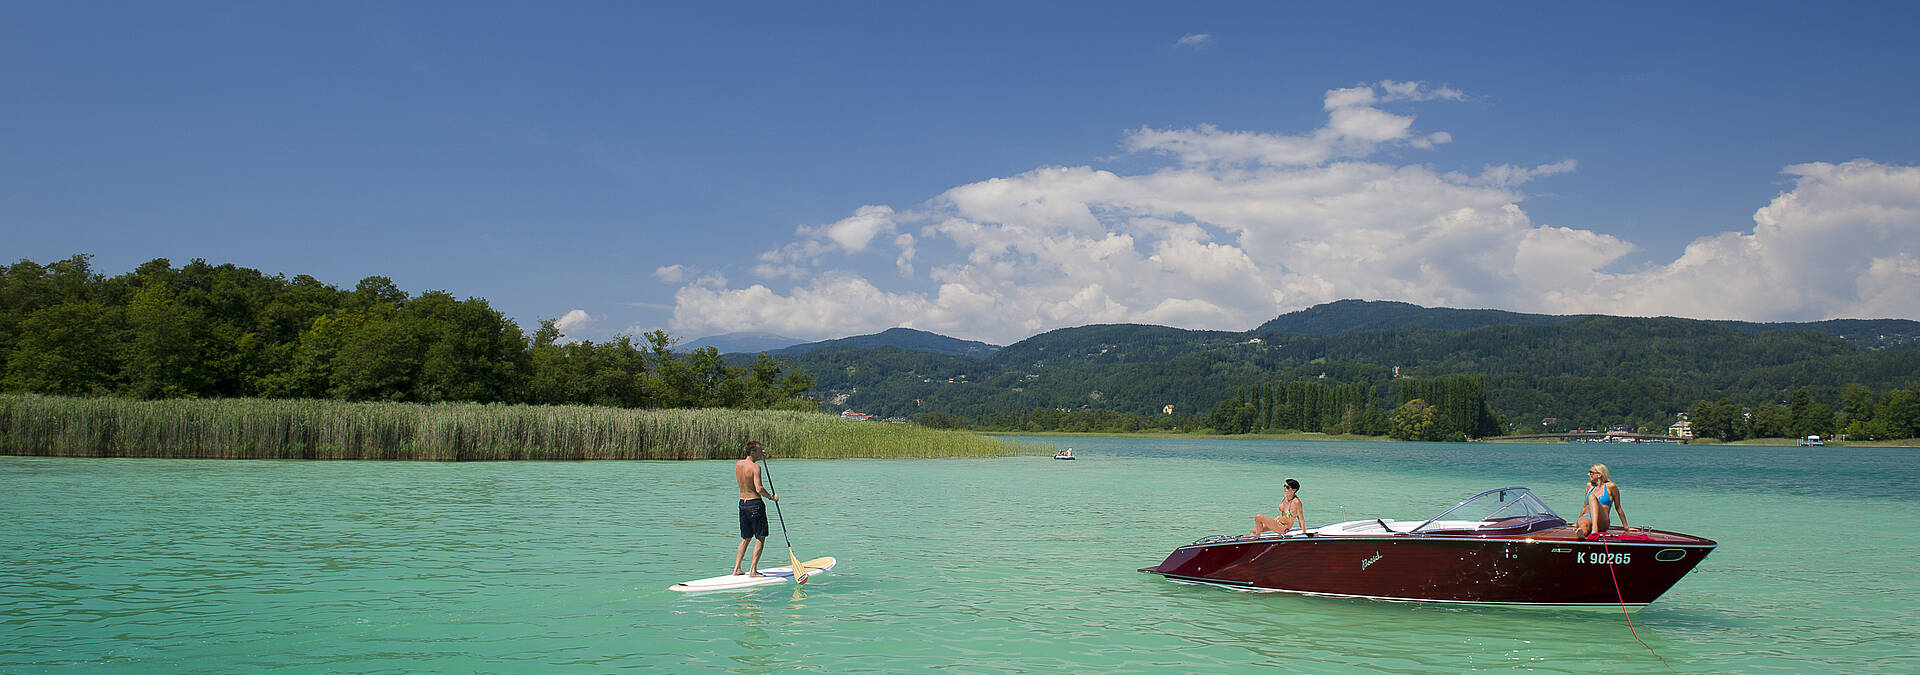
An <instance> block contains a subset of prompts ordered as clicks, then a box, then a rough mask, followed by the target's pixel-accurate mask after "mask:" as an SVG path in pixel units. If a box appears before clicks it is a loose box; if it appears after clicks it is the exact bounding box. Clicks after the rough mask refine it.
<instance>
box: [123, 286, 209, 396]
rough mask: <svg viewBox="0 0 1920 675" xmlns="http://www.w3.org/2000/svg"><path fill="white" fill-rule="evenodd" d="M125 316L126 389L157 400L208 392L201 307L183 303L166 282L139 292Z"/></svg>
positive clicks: (124, 364) (137, 394)
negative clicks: (194, 307) (192, 306)
mask: <svg viewBox="0 0 1920 675" xmlns="http://www.w3.org/2000/svg"><path fill="white" fill-rule="evenodd" d="M126 316H127V319H126V321H127V339H126V340H125V342H123V343H122V345H123V346H122V354H121V357H120V363H121V364H122V370H123V372H124V373H125V374H126V379H127V393H129V394H132V395H133V396H135V397H138V398H144V399H157V398H175V397H182V396H197V395H200V394H201V393H202V392H204V391H205V389H206V384H207V382H208V379H209V378H208V371H209V370H210V368H209V367H208V358H207V349H206V346H207V345H206V339H207V336H206V333H205V330H204V326H205V323H204V321H203V318H202V316H201V314H200V312H199V311H198V310H195V309H193V308H191V307H187V306H185V305H182V304H181V303H180V302H179V301H178V300H177V299H176V298H175V296H174V293H173V291H172V290H171V289H169V288H167V287H166V286H165V285H162V284H153V285H149V286H147V287H145V288H142V289H140V290H139V291H137V292H135V294H134V296H133V299H132V301H131V302H130V303H128V305H127V314H126Z"/></svg>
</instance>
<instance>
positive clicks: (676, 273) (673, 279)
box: [653, 265, 687, 284]
mask: <svg viewBox="0 0 1920 675" xmlns="http://www.w3.org/2000/svg"><path fill="white" fill-rule="evenodd" d="M653 277H654V278H655V279H659V280H661V281H664V282H667V283H670V284H677V283H680V281H681V280H682V279H685V278H686V277H687V268H686V267H683V266H680V265H667V266H664V267H659V268H656V269H654V270H653Z"/></svg>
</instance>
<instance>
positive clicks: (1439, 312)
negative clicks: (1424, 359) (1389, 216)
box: [1252, 300, 1574, 336]
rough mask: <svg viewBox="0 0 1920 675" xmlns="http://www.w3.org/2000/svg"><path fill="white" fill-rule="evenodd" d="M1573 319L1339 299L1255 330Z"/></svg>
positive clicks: (1336, 331)
mask: <svg viewBox="0 0 1920 675" xmlns="http://www.w3.org/2000/svg"><path fill="white" fill-rule="evenodd" d="M1573 318H1574V317H1571V316H1557V315H1550V314H1522V313H1520V312H1508V311H1504V310H1498V309H1452V308H1447V307H1421V306H1419V305H1413V304H1408V303H1404V302H1392V301H1388V300H1340V301H1337V302H1329V303H1327V304H1324V305H1314V306H1312V307H1308V308H1306V309H1302V310H1299V311H1294V312H1288V313H1286V314H1282V315H1280V316H1278V317H1275V318H1274V319H1273V320H1272V321H1268V322H1266V323H1263V324H1260V326H1259V327H1258V328H1255V329H1253V331H1252V332H1253V333H1255V334H1257V335H1270V334H1288V335H1319V336H1330V335H1345V334H1347V333H1365V332H1370V331H1381V330H1408V329H1428V330H1472V329H1474V328H1485V327H1487V326H1545V325H1551V324H1556V323H1561V322H1564V321H1568V320H1570V319H1573Z"/></svg>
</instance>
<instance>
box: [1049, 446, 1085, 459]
mask: <svg viewBox="0 0 1920 675" xmlns="http://www.w3.org/2000/svg"><path fill="white" fill-rule="evenodd" d="M1053 458H1054V459H1079V458H1078V457H1075V456H1073V448H1067V449H1066V450H1062V451H1060V452H1056V453H1054V454H1053Z"/></svg>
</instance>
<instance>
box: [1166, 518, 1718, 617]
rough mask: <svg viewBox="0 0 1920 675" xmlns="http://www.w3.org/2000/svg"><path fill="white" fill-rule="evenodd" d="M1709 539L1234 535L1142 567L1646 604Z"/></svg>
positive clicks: (1464, 595)
mask: <svg viewBox="0 0 1920 675" xmlns="http://www.w3.org/2000/svg"><path fill="white" fill-rule="evenodd" d="M1715 546H1716V544H1715V543H1714V542H1712V541H1710V540H1706V539H1700V538H1698V537H1691V536H1688V535H1679V534H1674V533H1664V532H1662V533H1654V536H1652V537H1649V538H1648V540H1646V541H1618V540H1615V541H1577V540H1574V539H1573V538H1572V536H1571V534H1570V533H1566V534H1565V535H1564V536H1536V537H1515V538H1500V537H1479V536H1444V535H1431V536H1421V535H1398V536H1394V535H1387V536H1377V537H1351V536H1339V537H1301V536H1294V537H1285V538H1275V537H1268V538H1237V539H1229V540H1224V541H1213V542H1202V543H1195V544H1193V545H1189V546H1183V547H1181V548H1179V549H1177V550H1175V551H1174V552H1173V553H1172V554H1171V555H1169V556H1167V559H1166V560H1165V561H1164V562H1162V563H1160V564H1159V565H1156V566H1153V567H1148V568H1144V569H1142V570H1140V571H1142V572H1147V573H1151V574H1159V575H1162V576H1165V577H1167V578H1169V579H1174V580H1178V581H1190V582H1198V583H1208V584H1218V585H1223V586H1231V587H1237V588H1246V589H1253V590H1270V591H1286V592H1293V593H1306V594H1313V595H1331V596H1347V597H1361V598H1374V599H1381V600H1403V601H1420V602H1450V603H1472V604H1493V605H1541V606H1566V607H1579V606H1609V607H1617V606H1620V605H1627V606H1632V607H1638V606H1644V605H1646V604H1647V603H1650V602H1653V601H1654V600H1655V599H1657V598H1659V597H1660V596H1661V595H1662V594H1664V593H1666V592H1667V589H1669V588H1672V587H1673V585H1674V584H1675V583H1678V582H1679V581H1680V578H1681V577H1684V576H1686V574H1687V572H1689V571H1691V570H1692V569H1693V568H1694V566H1695V565H1698V564H1699V563H1700V561H1701V560H1704V559H1705V558H1706V556H1707V554H1709V553H1711V552H1712V551H1713V549H1714V547H1715Z"/></svg>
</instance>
